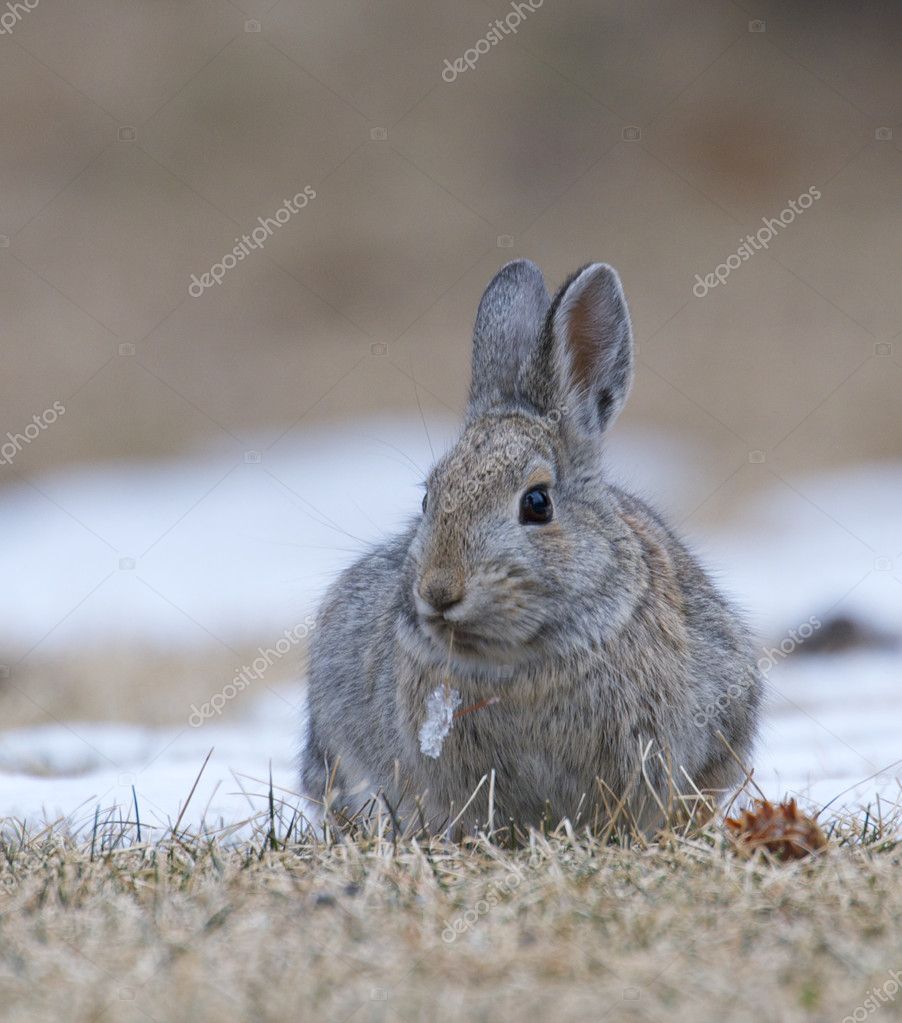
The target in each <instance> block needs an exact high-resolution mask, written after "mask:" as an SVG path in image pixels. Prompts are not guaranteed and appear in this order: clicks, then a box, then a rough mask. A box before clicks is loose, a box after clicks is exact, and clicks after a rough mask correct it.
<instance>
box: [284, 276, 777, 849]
mask: <svg viewBox="0 0 902 1023" xmlns="http://www.w3.org/2000/svg"><path fill="white" fill-rule="evenodd" d="M632 364H633V356H632V336H631V331H630V322H629V314H628V312H627V307H626V302H625V299H624V297H623V292H622V289H621V286H620V280H619V278H618V276H617V274H616V272H615V271H614V270H613V269H612V268H611V267H609V266H607V265H605V264H602V263H595V264H592V265H590V266H587V267H585V268H584V269H582V270H580V271H578V272H577V273H576V274H574V275H573V276H572V277H571V278H570V279H569V280H568V281H567V282H566V283H565V284H564V285H563V287H562V288H561V289H560V290H559V291H558V293H557V295H556V296H555V298H554V300H553V301H552V300H551V299H550V298H549V296H548V294H547V292H546V290H545V283H544V280H543V278H542V274H541V272H540V271H539V269H538V268H537V267H536V266H535V265H534V264H532V263H530V262H528V261H526V260H519V261H516V262H513V263H509V264H508V265H507V266H505V267H504V268H503V269H502V270H501V271H499V273H498V274H497V275H496V277H495V278H494V280H493V281H492V282H491V284H489V286H488V288H487V289H486V292H485V294H484V296H483V298H482V301H481V303H480V306H479V312H478V314H477V318H476V326H475V331H474V342H473V378H472V384H471V388H470V397H469V407H468V410H467V420H466V424H465V427H464V430H463V433H462V436H461V438H460V440H459V441H458V442H457V444H456V446H455V447H454V448H452V450H451V451H450V452H449V453H448V454H446V455H445V456H444V457H443V458H441V459H440V460H439V462H438V464H437V465H436V466H435V467H434V468H433V469H432V471H431V472H430V474H429V479H428V483H427V492H426V497H425V498H424V501H423V511H422V514H421V515H419V516H417V518H416V519H415V520H414V521H413V522H411V523H410V525H409V526H408V528H407V529H406V530H405V531H404V533H403V534H401V535H400V536H398V537H396V538H395V539H392V540H390V541H388V542H387V543H383V544H381V545H380V546H378V547H376V548H375V549H374V550H372V551H371V552H370V553H369V554H367V555H365V556H364V557H363V558H361V559H360V560H359V561H358V562H357V563H356V564H354V565H353V566H352V567H351V568H349V569H347V570H346V571H345V572H344V573H343V574H342V575H341V576H340V578H339V579H338V581H337V582H336V583H335V584H334V585H333V586H332V588H331V590H330V591H329V593H328V595H327V597H326V599H325V601H324V604H323V606H322V609H321V612H320V614H319V617H318V621H317V628H316V632H315V636H314V640H313V646H312V651H311V670H310V681H309V721H308V732H307V735H306V744H305V749H304V752H303V755H302V782H303V788H304V791H305V792H306V793H307V794H308V795H309V796H310V797H311V798H314V799H317V800H322V799H323V797H324V793H326V792H327V791H328V799H329V801H330V803H331V805H332V806H333V807H336V808H337V807H344V808H348V809H350V810H354V809H357V808H360V807H361V806H362V805H364V804H366V803H367V802H368V801H369V799H370V798H371V796H372V795H373V794H377V793H381V794H382V795H384V797H385V799H386V800H387V802H388V803H389V804H390V806H391V807H392V809H393V811H394V812H395V813H396V814H404V815H409V814H410V813H411V812H412V811H413V810H414V807H416V813H417V816H418V817H419V816H420V815H425V816H426V817H427V818H428V819H429V820H430V821H431V822H432V823H433V824H435V825H438V826H441V825H442V824H445V823H447V822H449V821H452V820H453V819H454V818H455V816H457V815H458V814H460V811H461V810H463V809H464V807H465V805H466V803H467V801H468V799H469V798H470V796H471V795H472V794H473V792H474V790H476V789H477V787H478V786H479V784H480V780H481V779H482V778H483V776H485V775H488V774H490V772H491V771H492V769H494V772H495V774H494V789H493V807H494V821H495V823H496V824H499V823H507V822H508V821H511V820H512V821H514V822H518V823H521V824H524V825H531V824H538V823H539V822H540V820H541V819H543V818H545V819H546V820H551V821H552V823H556V822H557V820H559V819H560V818H562V817H564V816H569V817H570V818H571V819H573V817H574V816H575V815H578V816H579V818H580V819H585V820H588V819H589V818H590V817H592V815H593V814H594V815H595V819H598V817H599V816H601V815H604V814H605V813H606V812H608V811H610V810H611V809H612V808H613V807H615V806H618V804H619V805H620V808H621V810H623V811H625V813H626V814H627V815H628V816H627V819H630V818H631V819H632V821H633V822H634V823H636V824H637V825H638V826H639V827H641V828H644V829H648V828H649V827H652V826H653V825H654V822H655V821H656V820H657V819H658V818H659V816H660V807H661V804H662V803H664V802H665V801H666V800H667V799H668V795H670V796H671V797H672V796H673V793H674V791H675V790H676V791H677V792H682V793H687V792H693V791H695V790H696V788H697V789H699V790H703V791H712V790H714V791H716V790H722V789H724V788H726V787H728V786H730V785H732V784H733V783H734V782H736V780H737V778H738V777H739V776H740V775H741V771H740V768H739V767H738V765H737V759H742V758H746V757H747V756H748V755H749V753H750V750H751V746H752V743H753V740H754V735H755V729H756V723H757V717H758V707H759V701H760V690H761V685H760V678H759V674H758V672H757V669H756V667H755V665H754V662H753V658H752V653H751V645H750V642H749V639H748V637H747V635H746V631H745V628H744V625H743V623H742V621H741V619H740V618H739V616H738V615H737V613H736V612H735V611H734V610H733V609H732V608H731V607H729V606H728V604H727V603H726V602H725V601H724V600H723V598H722V597H721V596H720V595H719V594H718V593H717V591H716V590H715V589H714V587H713V586H712V584H711V582H710V580H709V579H708V578H707V576H706V575H705V573H704V571H703V570H702V569H701V568H700V567H699V565H698V564H697V563H696V561H695V559H694V558H693V556H692V555H691V554H690V553H689V552H688V551H687V550H686V548H685V547H684V546H683V544H682V543H681V542H680V541H679V540H678V539H677V538H676V537H675V536H674V535H673V534H672V533H671V531H670V530H669V529H668V527H667V526H666V525H665V524H664V523H663V522H662V521H661V519H660V518H659V517H658V516H657V515H656V514H655V512H653V511H652V510H650V509H649V508H648V507H647V506H646V505H645V504H644V503H643V502H642V501H640V500H638V499H637V498H635V497H633V496H631V495H630V494H627V493H624V492H623V491H622V490H619V489H618V488H617V487H615V486H613V485H611V484H610V483H608V482H606V480H605V478H604V474H603V470H602V438H603V435H604V432H605V430H606V429H607V428H608V427H609V426H610V424H611V423H612V422H613V420H614V418H615V416H616V415H617V413H618V412H619V411H620V409H621V407H622V406H623V403H624V401H625V400H626V396H627V392H628V390H629V387H630V382H631V378H632ZM718 732H720V733H722V737H721V736H719V735H718ZM731 750H732V753H731ZM487 790H488V785H487V784H483V785H482V788H481V790H480V792H479V795H478V797H477V798H476V799H474V800H473V801H472V802H471V803H470V805H469V807H467V808H466V810H464V812H463V814H462V815H461V816H460V818H459V822H458V828H463V829H472V828H473V827H475V826H477V825H479V824H480V823H482V822H485V820H486V810H487V806H488V803H487Z"/></svg>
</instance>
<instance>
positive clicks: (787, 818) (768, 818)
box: [725, 799, 827, 860]
mask: <svg viewBox="0 0 902 1023" xmlns="http://www.w3.org/2000/svg"><path fill="white" fill-rule="evenodd" d="M725 824H726V826H727V832H728V834H729V835H730V837H731V838H732V839H733V841H734V842H735V843H736V847H737V849H738V850H739V851H740V852H741V853H743V854H744V855H751V854H752V853H754V852H755V850H757V849H767V850H768V852H770V853H772V854H773V855H774V856H776V858H777V859H779V860H800V859H803V858H804V857H805V856H810V855H811V854H812V853H815V852H818V851H819V850H821V849H823V848H825V847H826V845H827V838H826V836H825V835H824V833H823V831H821V829H820V827H819V825H818V823H817V821H816V820H815V819H814V818H813V817H809V816H807V815H806V814H804V813H801V812H800V811H799V809H798V807H797V806H796V801H795V800H794V799H790V800H789V802H788V803H778V804H776V805H774V804H773V803H771V802H770V801H769V800H767V799H756V800H755V804H754V806H753V808H752V809H751V810H745V811H743V813H742V815H741V816H740V817H728V818H727V820H726V821H725Z"/></svg>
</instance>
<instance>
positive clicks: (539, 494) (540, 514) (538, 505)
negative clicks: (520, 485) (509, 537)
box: [520, 487, 553, 523]
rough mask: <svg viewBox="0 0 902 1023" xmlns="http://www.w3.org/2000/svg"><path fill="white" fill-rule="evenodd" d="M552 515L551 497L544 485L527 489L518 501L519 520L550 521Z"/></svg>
mask: <svg viewBox="0 0 902 1023" xmlns="http://www.w3.org/2000/svg"><path fill="white" fill-rule="evenodd" d="M552 515H553V509H552V507H551V498H550V497H549V496H548V491H547V490H546V489H545V488H544V487H533V488H532V490H527V491H526V493H525V494H524V495H523V498H522V500H521V501H520V521H521V522H537V523H544V522H550V521H551V517H552Z"/></svg>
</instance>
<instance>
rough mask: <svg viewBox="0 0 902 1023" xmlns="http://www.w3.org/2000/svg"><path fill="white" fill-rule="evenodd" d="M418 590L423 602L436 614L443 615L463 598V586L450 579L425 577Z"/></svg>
mask: <svg viewBox="0 0 902 1023" xmlns="http://www.w3.org/2000/svg"><path fill="white" fill-rule="evenodd" d="M419 589H420V596H421V597H422V598H423V600H425V601H426V603H427V604H428V605H429V606H430V607H431V608H432V609H433V611H436V612H437V613H438V614H444V613H445V612H446V611H448V610H450V609H451V608H452V607H454V605H455V604H459V603H460V602H461V601H462V600H463V598H464V594H463V586H461V585H460V584H458V583H456V582H455V581H454V580H452V579H446V578H436V577H435V576H425V577H424V578H423V580H422V581H421V582H420V587H419Z"/></svg>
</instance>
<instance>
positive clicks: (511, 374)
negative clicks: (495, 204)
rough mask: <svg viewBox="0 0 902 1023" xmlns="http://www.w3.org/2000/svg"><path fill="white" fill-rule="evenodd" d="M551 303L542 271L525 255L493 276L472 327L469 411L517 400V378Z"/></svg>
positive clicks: (475, 412)
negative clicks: (474, 324) (471, 373)
mask: <svg viewBox="0 0 902 1023" xmlns="http://www.w3.org/2000/svg"><path fill="white" fill-rule="evenodd" d="M550 307H551V299H550V297H549V295H548V291H547V290H546V288H545V279H544V278H543V277H542V271H541V270H540V269H539V268H538V267H537V266H536V265H535V263H531V262H530V261H529V260H528V259H518V260H515V261H514V262H513V263H508V264H507V265H506V266H503V267H502V268H501V269H500V270H499V271H498V273H497V274H496V275H495V276H494V278H493V279H492V282H491V283H490V284H489V286H488V287H487V288H486V289H485V294H484V295H483V296H482V301H481V302H480V303H479V311H478V312H477V314H476V326H475V327H474V328H473V377H472V381H471V383H470V400H469V408H468V412H469V414H470V415H478V414H479V413H481V412H484V411H485V410H486V409H489V408H492V407H494V406H497V405H499V404H508V403H510V404H517V403H518V402H517V399H518V379H519V378H520V375H521V371H522V370H523V367H524V365H525V363H526V360H527V357H528V356H529V354H530V353H531V352H532V349H533V348H534V347H535V345H536V343H537V341H538V338H539V334H540V333H541V330H542V327H543V325H544V322H545V318H546V316H547V315H548V310H549V309H550Z"/></svg>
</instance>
